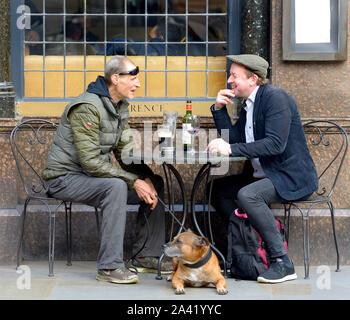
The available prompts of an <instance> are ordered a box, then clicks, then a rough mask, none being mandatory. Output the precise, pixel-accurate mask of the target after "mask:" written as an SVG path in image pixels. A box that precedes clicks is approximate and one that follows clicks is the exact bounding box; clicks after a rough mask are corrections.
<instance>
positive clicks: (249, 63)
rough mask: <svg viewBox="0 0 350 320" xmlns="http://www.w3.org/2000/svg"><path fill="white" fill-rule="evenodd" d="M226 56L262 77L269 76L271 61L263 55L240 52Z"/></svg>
mask: <svg viewBox="0 0 350 320" xmlns="http://www.w3.org/2000/svg"><path fill="white" fill-rule="evenodd" d="M226 57H227V59H229V60H231V61H232V62H234V63H238V64H241V65H243V66H245V67H246V68H248V69H249V70H250V71H252V72H254V73H255V74H256V75H258V76H259V77H261V78H266V76H267V69H268V67H269V63H268V62H267V61H266V60H265V59H264V58H262V57H259V56H257V55H255V54H239V55H230V56H226Z"/></svg>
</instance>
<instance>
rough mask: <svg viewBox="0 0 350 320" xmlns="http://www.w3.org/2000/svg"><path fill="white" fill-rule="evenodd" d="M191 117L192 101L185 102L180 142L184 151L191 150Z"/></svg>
mask: <svg viewBox="0 0 350 320" xmlns="http://www.w3.org/2000/svg"><path fill="white" fill-rule="evenodd" d="M192 123H193V118H192V101H191V100H187V102H186V114H185V115H184V117H183V118H182V143H183V145H184V151H191V150H192V149H193V140H194V139H193V136H192V135H191V134H190V133H189V132H190V131H191V130H193V125H192Z"/></svg>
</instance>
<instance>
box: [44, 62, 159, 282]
mask: <svg viewBox="0 0 350 320" xmlns="http://www.w3.org/2000/svg"><path fill="white" fill-rule="evenodd" d="M138 72H139V69H138V67H136V66H135V65H134V63H133V62H132V61H131V60H129V59H127V58H126V57H123V56H116V57H113V58H112V59H111V60H110V61H109V62H108V64H107V65H106V68H105V76H104V77H102V76H99V77H98V78H97V80H96V81H95V82H92V83H90V84H89V86H88V89H87V90H86V92H84V93H83V94H81V95H80V96H78V97H77V98H76V99H75V100H74V101H73V102H71V103H70V104H69V105H68V106H67V107H66V109H65V110H64V112H63V114H62V117H61V121H60V125H59V127H58V129H57V132H56V135H55V137H54V142H53V146H52V150H51V153H50V155H49V157H48V159H47V167H46V169H45V170H44V172H43V178H44V179H45V180H47V183H48V193H49V194H50V195H51V196H53V197H55V198H57V199H61V200H65V201H76V202H82V203H86V204H88V205H91V206H94V207H100V209H101V211H102V215H103V218H102V224H101V241H100V242H101V244H100V249H99V253H98V258H97V260H98V261H97V265H98V272H97V279H98V280H101V281H108V282H113V283H136V282H137V281H138V277H137V275H136V274H134V273H132V272H130V271H129V270H128V269H127V268H126V267H125V265H124V262H123V239H124V231H125V222H126V204H127V200H128V201H131V202H133V203H135V202H136V203H137V202H138V203H141V205H140V211H139V216H138V219H137V226H136V228H135V229H136V234H137V236H138V240H137V241H136V243H135V245H134V253H135V254H136V253H138V258H137V261H136V262H135V263H136V264H137V266H138V267H142V266H145V267H151V268H155V267H156V262H157V259H156V257H159V255H160V253H161V246H162V244H163V243H164V241H165V228H164V209H163V208H162V207H161V205H160V204H158V198H157V196H158V195H159V196H160V197H162V196H163V180H162V178H161V177H160V176H157V175H154V174H153V173H152V171H151V170H150V169H149V168H148V167H147V166H146V165H145V164H139V165H135V164H131V165H130V164H129V165H126V164H124V163H123V162H122V161H120V160H121V154H122V150H123V149H124V148H125V147H126V146H127V145H129V144H130V143H131V142H132V140H130V139H129V138H128V137H129V136H130V135H123V133H124V132H125V130H127V129H128V128H129V125H128V121H127V120H128V117H129V111H128V103H127V101H126V100H125V99H132V98H133V97H134V95H135V91H136V90H137V89H138V88H139V87H140V81H139V79H138ZM111 151H113V153H114V155H115V157H116V159H117V160H118V162H119V164H120V167H116V166H114V165H113V164H112V162H111V155H110V153H111ZM142 213H145V215H148V216H149V219H148V221H149V228H150V230H149V231H150V232H149V237H148V239H147V242H146V243H145V240H146V238H147V230H146V223H145V215H143V214H142ZM142 248H143V250H142V252H139V251H140V250H141V249H142Z"/></svg>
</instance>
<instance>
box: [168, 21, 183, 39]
mask: <svg viewBox="0 0 350 320" xmlns="http://www.w3.org/2000/svg"><path fill="white" fill-rule="evenodd" d="M185 26H186V19H185V17H179V16H168V41H170V42H184V41H185V40H186V28H185Z"/></svg>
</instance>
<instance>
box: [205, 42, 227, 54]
mask: <svg viewBox="0 0 350 320" xmlns="http://www.w3.org/2000/svg"><path fill="white" fill-rule="evenodd" d="M226 48H227V45H226V43H225V44H209V45H208V55H209V56H213V57H217V56H225V55H226Z"/></svg>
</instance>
